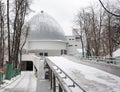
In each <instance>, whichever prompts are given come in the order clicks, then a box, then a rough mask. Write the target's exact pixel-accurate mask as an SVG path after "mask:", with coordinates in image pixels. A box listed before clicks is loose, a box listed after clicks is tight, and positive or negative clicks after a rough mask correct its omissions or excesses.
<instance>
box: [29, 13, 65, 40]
mask: <svg viewBox="0 0 120 92" xmlns="http://www.w3.org/2000/svg"><path fill="white" fill-rule="evenodd" d="M28 25H29V36H28V39H29V40H62V41H65V40H66V39H65V35H64V32H63V30H62V28H61V27H60V25H59V24H58V23H57V22H56V20H55V19H54V18H52V17H51V16H50V15H48V14H46V13H44V12H43V11H41V12H40V13H38V14H37V15H35V16H33V17H32V18H31V19H30V21H29V22H28Z"/></svg>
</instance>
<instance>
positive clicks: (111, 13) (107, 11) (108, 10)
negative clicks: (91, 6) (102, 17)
mask: <svg viewBox="0 0 120 92" xmlns="http://www.w3.org/2000/svg"><path fill="white" fill-rule="evenodd" d="M99 2H100V4H101V5H102V7H103V8H104V9H105V11H107V12H108V13H110V14H111V15H113V16H116V17H120V15H117V14H115V13H112V12H110V11H109V10H108V9H107V8H106V7H105V6H104V4H103V3H102V1H101V0H99Z"/></svg>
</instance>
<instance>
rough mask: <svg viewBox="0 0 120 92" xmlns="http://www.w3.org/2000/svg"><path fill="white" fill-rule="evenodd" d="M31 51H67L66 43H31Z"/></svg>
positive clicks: (29, 44) (29, 46)
mask: <svg viewBox="0 0 120 92" xmlns="http://www.w3.org/2000/svg"><path fill="white" fill-rule="evenodd" d="M28 48H29V50H61V49H66V48H67V46H66V42H62V41H29V43H28Z"/></svg>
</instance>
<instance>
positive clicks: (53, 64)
mask: <svg viewBox="0 0 120 92" xmlns="http://www.w3.org/2000/svg"><path fill="white" fill-rule="evenodd" d="M47 59H48V58H47ZM49 61H50V60H49ZM47 63H48V62H47ZM51 63H52V64H53V65H54V66H56V67H57V68H58V69H59V70H60V71H62V72H63V73H64V74H65V76H66V77H68V78H69V79H70V80H71V81H72V82H73V84H74V85H77V86H78V87H79V88H80V89H81V90H82V91H83V92H86V91H85V90H84V89H83V88H82V87H81V86H80V85H79V84H78V83H76V82H75V81H74V80H73V79H72V78H71V77H70V76H69V75H68V74H67V73H65V72H64V71H63V70H62V69H61V68H60V67H59V66H57V65H56V64H54V63H53V62H51Z"/></svg>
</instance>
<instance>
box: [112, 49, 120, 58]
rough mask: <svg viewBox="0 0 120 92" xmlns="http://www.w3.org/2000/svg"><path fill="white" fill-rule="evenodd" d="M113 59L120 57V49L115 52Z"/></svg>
mask: <svg viewBox="0 0 120 92" xmlns="http://www.w3.org/2000/svg"><path fill="white" fill-rule="evenodd" d="M113 57H114V58H116V57H120V48H119V49H117V50H116V51H114V52H113Z"/></svg>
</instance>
